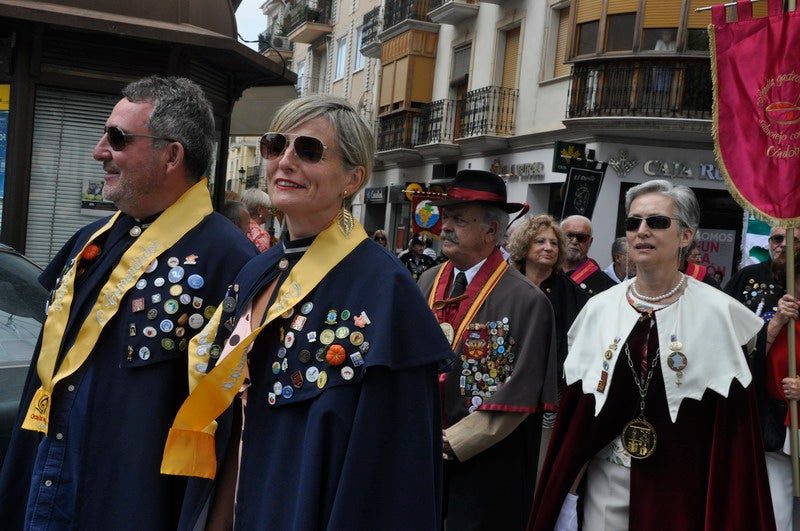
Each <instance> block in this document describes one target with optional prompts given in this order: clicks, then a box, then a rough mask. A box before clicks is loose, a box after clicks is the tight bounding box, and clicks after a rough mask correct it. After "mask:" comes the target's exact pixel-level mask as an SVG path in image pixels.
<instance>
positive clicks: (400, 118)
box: [378, 111, 420, 151]
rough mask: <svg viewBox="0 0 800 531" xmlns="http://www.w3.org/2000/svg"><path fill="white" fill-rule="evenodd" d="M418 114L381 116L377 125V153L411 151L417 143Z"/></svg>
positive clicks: (413, 112)
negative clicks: (395, 150) (393, 150)
mask: <svg viewBox="0 0 800 531" xmlns="http://www.w3.org/2000/svg"><path fill="white" fill-rule="evenodd" d="M419 125H420V114H419V112H416V111H403V112H400V113H396V114H392V115H390V116H383V117H381V118H380V122H379V123H378V151H389V150H390V149H412V148H413V147H414V146H416V145H418V144H419V143H420V142H419Z"/></svg>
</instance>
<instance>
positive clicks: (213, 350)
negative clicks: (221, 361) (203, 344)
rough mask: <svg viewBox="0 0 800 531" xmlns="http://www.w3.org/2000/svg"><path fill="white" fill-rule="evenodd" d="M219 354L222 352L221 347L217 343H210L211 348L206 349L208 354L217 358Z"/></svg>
mask: <svg viewBox="0 0 800 531" xmlns="http://www.w3.org/2000/svg"><path fill="white" fill-rule="evenodd" d="M220 354H222V347H221V346H219V345H211V348H210V349H208V355H209V356H211V357H212V358H214V359H216V358H219V355H220Z"/></svg>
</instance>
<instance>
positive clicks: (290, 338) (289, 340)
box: [283, 330, 294, 348]
mask: <svg viewBox="0 0 800 531" xmlns="http://www.w3.org/2000/svg"><path fill="white" fill-rule="evenodd" d="M283 344H284V345H286V348H292V345H294V332H292V331H291V330H290V331H289V332H286V336H284V338H283Z"/></svg>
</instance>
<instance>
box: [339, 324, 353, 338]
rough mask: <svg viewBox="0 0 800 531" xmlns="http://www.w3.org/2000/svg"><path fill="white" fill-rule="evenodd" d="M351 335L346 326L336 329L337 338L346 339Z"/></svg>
mask: <svg viewBox="0 0 800 531" xmlns="http://www.w3.org/2000/svg"><path fill="white" fill-rule="evenodd" d="M349 335H350V329H349V328H347V327H346V326H340V327H339V328H337V329H336V337H337V338H339V339H344V338H346V337H347V336H349Z"/></svg>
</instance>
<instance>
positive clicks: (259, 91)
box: [230, 85, 297, 136]
mask: <svg viewBox="0 0 800 531" xmlns="http://www.w3.org/2000/svg"><path fill="white" fill-rule="evenodd" d="M296 97H297V90H296V89H295V88H294V85H279V86H273V87H252V88H249V89H246V90H245V91H244V93H242V97H241V98H239V99H238V100H237V101H236V103H234V104H233V112H232V113H231V133H230V134H231V136H261V135H262V134H264V133H266V132H267V128H268V127H269V124H270V122H271V121H272V117H273V116H274V115H275V111H277V110H278V108H279V107H280V106H281V105H283V104H284V103H286V102H288V101H290V100H293V99H295V98H296Z"/></svg>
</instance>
